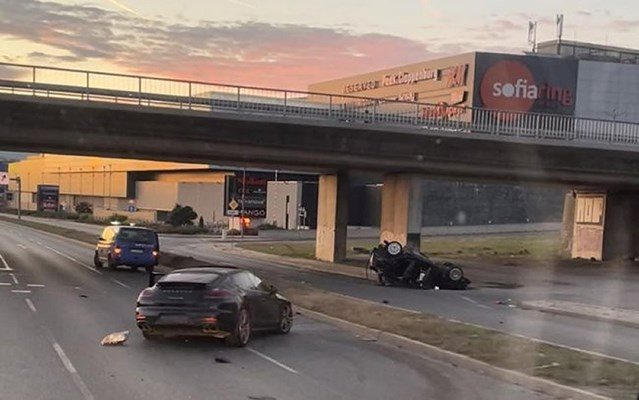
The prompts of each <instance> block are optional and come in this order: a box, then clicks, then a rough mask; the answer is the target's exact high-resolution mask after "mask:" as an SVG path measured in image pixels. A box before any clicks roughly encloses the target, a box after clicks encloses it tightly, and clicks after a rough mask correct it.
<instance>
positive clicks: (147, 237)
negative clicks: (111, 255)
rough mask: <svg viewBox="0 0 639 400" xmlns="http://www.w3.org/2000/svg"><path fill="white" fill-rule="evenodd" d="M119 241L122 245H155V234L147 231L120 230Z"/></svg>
mask: <svg viewBox="0 0 639 400" xmlns="http://www.w3.org/2000/svg"><path fill="white" fill-rule="evenodd" d="M117 240H118V241H119V242H122V243H141V244H155V233H154V232H153V231H149V230H146V229H131V228H120V230H119V231H118V236H117Z"/></svg>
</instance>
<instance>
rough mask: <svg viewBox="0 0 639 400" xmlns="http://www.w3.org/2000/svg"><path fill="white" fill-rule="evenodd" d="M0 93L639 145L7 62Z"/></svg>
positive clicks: (581, 129) (583, 127)
mask: <svg viewBox="0 0 639 400" xmlns="http://www.w3.org/2000/svg"><path fill="white" fill-rule="evenodd" d="M0 93H5V94H6V93H10V94H15V95H29V96H36V97H49V98H63V99H75V100H82V101H91V102H107V103H117V104H125V105H131V106H139V107H166V108H173V109H181V110H191V111H203V112H211V111H218V112H231V113H253V114H264V115H271V116H277V117H284V118H285V117H295V118H306V119H315V120H318V119H319V120H334V121H341V122H343V123H350V124H372V125H375V126H380V127H384V126H389V127H393V128H397V127H403V128H406V129H410V130H422V129H429V130H438V131H442V132H467V133H477V134H485V135H491V136H492V137H493V138H498V137H522V138H530V139H556V140H564V141H571V142H590V143H606V144H626V145H639V124H638V123H632V122H620V121H611V120H599V119H588V118H577V117H572V116H565V115H555V114H538V113H525V112H516V111H496V110H488V109H482V108H473V107H460V106H448V105H438V104H429V103H420V102H406V101H398V100H388V99H376V98H369V97H358V96H350V95H335V94H325V93H312V92H304V91H296V90H281V89H272V88H259V87H250V86H234V85H225V84H216V83H208V82H198V81H186V80H179V79H167V78H157V77H146V76H136V75H126V74H112V73H104V72H93V71H81V70H73V69H64V68H53V67H43V66H34V65H22V64H10V63H0Z"/></svg>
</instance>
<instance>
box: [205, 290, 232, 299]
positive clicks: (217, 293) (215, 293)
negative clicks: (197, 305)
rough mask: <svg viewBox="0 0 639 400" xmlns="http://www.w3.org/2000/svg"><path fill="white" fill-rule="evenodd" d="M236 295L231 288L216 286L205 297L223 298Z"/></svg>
mask: <svg viewBox="0 0 639 400" xmlns="http://www.w3.org/2000/svg"><path fill="white" fill-rule="evenodd" d="M233 296H235V293H233V292H231V291H230V290H225V289H220V288H215V289H211V290H209V291H208V292H206V294H205V295H204V298H205V299H221V298H228V297H233Z"/></svg>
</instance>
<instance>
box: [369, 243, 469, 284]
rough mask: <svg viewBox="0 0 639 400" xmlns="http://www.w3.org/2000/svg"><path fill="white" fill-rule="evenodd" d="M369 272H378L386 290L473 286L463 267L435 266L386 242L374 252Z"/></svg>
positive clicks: (421, 256) (449, 264) (417, 255)
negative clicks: (401, 287) (400, 287)
mask: <svg viewBox="0 0 639 400" xmlns="http://www.w3.org/2000/svg"><path fill="white" fill-rule="evenodd" d="M366 270H367V271H369V270H370V271H374V272H375V273H376V274H377V279H378V282H379V284H380V285H382V286H406V287H411V288H419V289H433V288H440V289H454V290H463V289H466V288H467V287H468V285H469V284H470V280H468V279H467V278H466V277H464V271H463V270H462V269H461V267H459V266H457V265H454V264H452V263H449V262H444V263H435V262H433V261H431V260H430V259H429V258H428V257H426V256H425V255H424V254H422V253H420V252H418V251H415V250H413V249H410V248H405V247H403V246H402V245H401V244H400V243H399V242H387V241H385V242H384V243H381V244H380V245H379V246H377V247H376V248H374V249H373V250H372V251H371V256H370V258H369V260H368V266H367V268H366Z"/></svg>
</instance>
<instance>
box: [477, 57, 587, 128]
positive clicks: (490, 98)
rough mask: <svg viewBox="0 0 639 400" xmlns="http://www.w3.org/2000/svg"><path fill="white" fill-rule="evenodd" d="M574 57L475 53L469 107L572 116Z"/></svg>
mask: <svg viewBox="0 0 639 400" xmlns="http://www.w3.org/2000/svg"><path fill="white" fill-rule="evenodd" d="M577 65H578V61H577V60H575V59H566V58H554V57H540V56H525V55H522V56H519V55H510V54H494V53H477V58H476V64H475V85H474V89H473V106H475V107H480V108H486V109H490V110H500V111H502V110H503V111H520V112H534V113H546V114H561V115H574V113H575V103H576V99H577V93H576V92H577Z"/></svg>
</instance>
